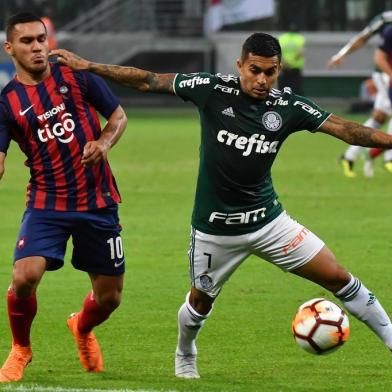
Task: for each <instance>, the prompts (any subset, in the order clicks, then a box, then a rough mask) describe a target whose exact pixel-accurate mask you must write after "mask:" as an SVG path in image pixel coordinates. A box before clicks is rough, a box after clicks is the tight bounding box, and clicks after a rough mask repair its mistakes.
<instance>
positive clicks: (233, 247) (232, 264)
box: [188, 228, 249, 297]
mask: <svg viewBox="0 0 392 392" xmlns="http://www.w3.org/2000/svg"><path fill="white" fill-rule="evenodd" d="M188 255H189V263H190V276H191V280H192V286H193V287H194V288H196V289H197V290H200V291H202V292H204V293H206V294H207V295H209V296H210V297H216V296H217V295H218V293H219V291H220V290H221V288H222V286H223V285H224V283H225V282H226V281H227V280H228V279H229V278H230V276H231V275H232V274H233V272H234V271H235V270H236V269H237V268H238V266H239V265H240V264H241V263H242V262H243V261H244V260H245V259H246V257H247V256H249V247H248V244H247V235H239V236H216V235H211V234H206V233H202V232H201V231H198V230H196V229H194V228H192V232H191V243H190V247H189V251H188Z"/></svg>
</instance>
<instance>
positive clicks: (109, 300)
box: [95, 290, 121, 312]
mask: <svg viewBox="0 0 392 392" xmlns="http://www.w3.org/2000/svg"><path fill="white" fill-rule="evenodd" d="M95 300H96V302H97V303H98V305H99V306H100V307H101V308H103V309H105V310H108V311H112V312H113V311H114V310H115V309H117V308H118V307H119V306H120V303H121V292H120V291H117V290H116V291H112V292H108V293H103V294H100V295H96V298H95Z"/></svg>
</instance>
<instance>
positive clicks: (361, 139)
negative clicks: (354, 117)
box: [318, 114, 392, 149]
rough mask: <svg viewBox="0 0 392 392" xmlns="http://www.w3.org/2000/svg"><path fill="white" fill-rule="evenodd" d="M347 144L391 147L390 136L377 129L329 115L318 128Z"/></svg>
mask: <svg viewBox="0 0 392 392" xmlns="http://www.w3.org/2000/svg"><path fill="white" fill-rule="evenodd" d="M318 131H320V132H323V133H327V134H328V135H331V136H334V137H336V138H338V139H341V140H343V141H344V142H346V143H348V144H354V145H357V146H364V147H380V148H385V149H389V148H392V136H391V135H388V134H386V133H384V132H380V131H378V130H377V129H374V128H369V127H365V126H363V125H362V124H358V123H356V122H353V121H348V120H345V119H344V118H341V117H338V116H335V115H333V114H332V115H331V116H330V117H329V118H328V119H327V120H326V121H325V122H324V123H323V124H322V125H321V127H320V128H319V129H318Z"/></svg>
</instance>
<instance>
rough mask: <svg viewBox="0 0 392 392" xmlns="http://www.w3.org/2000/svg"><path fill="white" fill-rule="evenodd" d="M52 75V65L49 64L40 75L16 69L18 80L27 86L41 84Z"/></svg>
mask: <svg viewBox="0 0 392 392" xmlns="http://www.w3.org/2000/svg"><path fill="white" fill-rule="evenodd" d="M49 74H50V65H49V64H48V66H47V68H46V69H45V71H43V72H41V73H38V74H33V73H31V72H28V71H26V70H25V69H21V68H18V67H16V79H17V80H18V81H19V82H21V83H23V84H27V85H36V84H38V83H41V82H42V81H43V80H45V79H46V78H47V77H48V76H49Z"/></svg>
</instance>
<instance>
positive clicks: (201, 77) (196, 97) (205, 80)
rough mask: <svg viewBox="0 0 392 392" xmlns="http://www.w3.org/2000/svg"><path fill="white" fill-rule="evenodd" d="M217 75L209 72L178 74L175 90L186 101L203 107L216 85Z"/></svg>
mask: <svg viewBox="0 0 392 392" xmlns="http://www.w3.org/2000/svg"><path fill="white" fill-rule="evenodd" d="M215 79H216V77H215V75H212V74H209V73H207V72H199V73H192V74H180V73H179V74H177V75H176V77H175V79H174V82H173V88H174V92H175V93H176V95H178V96H179V97H180V98H182V99H183V100H184V101H191V102H193V103H194V104H195V105H196V106H198V107H203V106H204V105H205V104H206V102H207V99H208V97H209V95H210V94H211V91H212V90H213V88H214V85H215V84H216V80H215Z"/></svg>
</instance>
